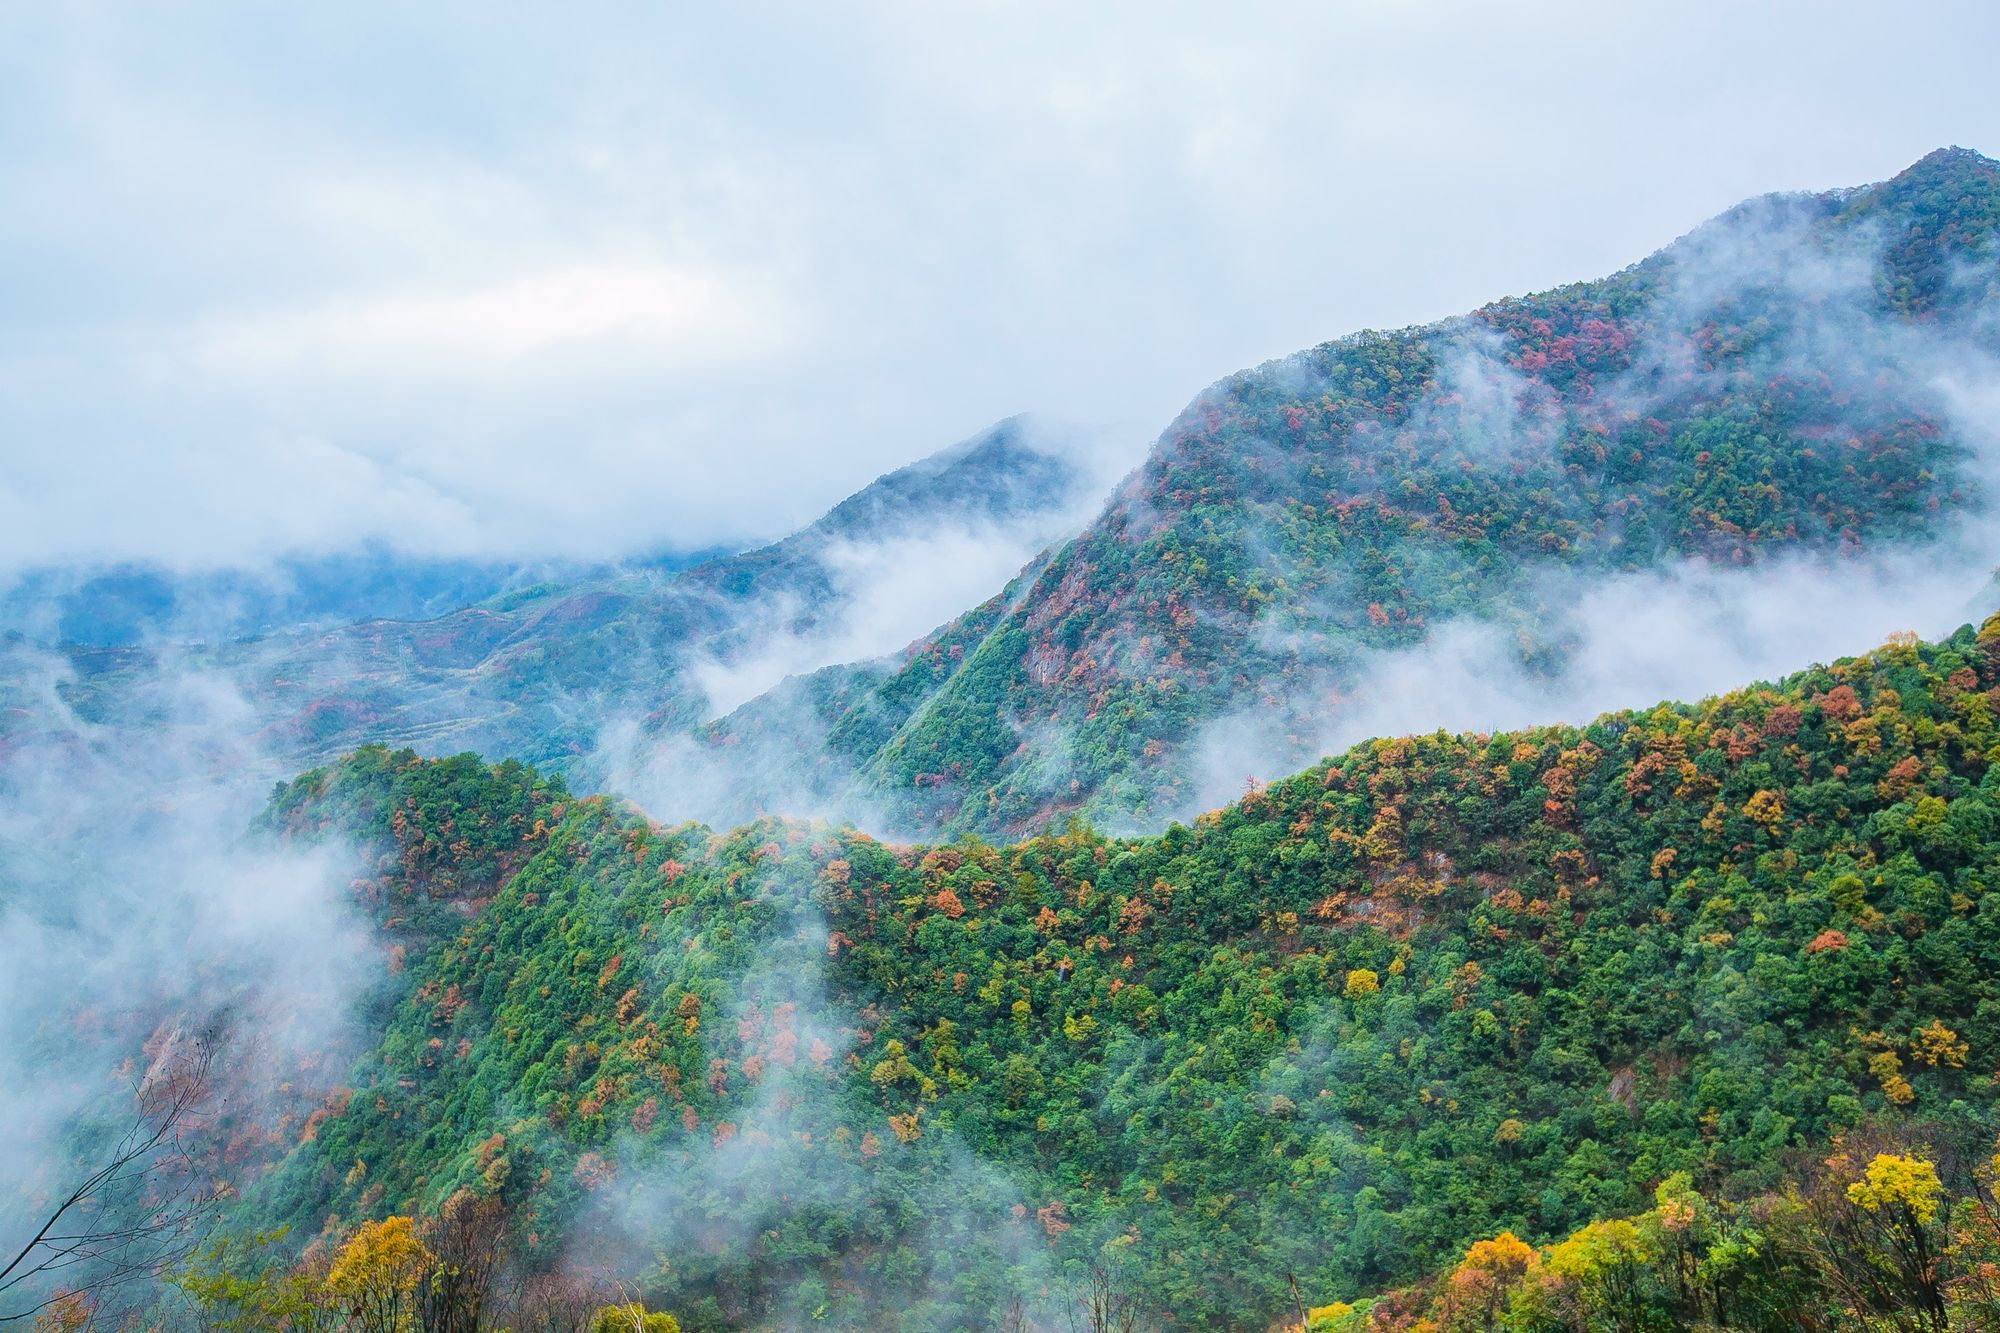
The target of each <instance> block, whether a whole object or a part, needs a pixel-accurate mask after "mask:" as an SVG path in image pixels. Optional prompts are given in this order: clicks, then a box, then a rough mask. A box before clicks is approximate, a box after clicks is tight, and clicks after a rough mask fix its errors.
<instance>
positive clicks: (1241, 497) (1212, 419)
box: [625, 149, 2000, 835]
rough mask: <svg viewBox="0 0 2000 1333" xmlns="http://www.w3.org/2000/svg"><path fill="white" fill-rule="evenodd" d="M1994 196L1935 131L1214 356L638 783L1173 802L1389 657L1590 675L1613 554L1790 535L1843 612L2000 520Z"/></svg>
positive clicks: (909, 821)
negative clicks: (1592, 242)
mask: <svg viewBox="0 0 2000 1333" xmlns="http://www.w3.org/2000/svg"><path fill="white" fill-rule="evenodd" d="M1996 226H2000V165H1996V164H1995V163H1994V162H1992V161H1991V160H1989V159H1987V158H1985V157H1982V156H1980V155H1979V154H1977V153H1973V152H1969V151H1966V150H1962V149H1948V150H1943V151H1940V152H1937V153H1934V154H1932V155H1930V156H1929V157H1926V158H1925V159H1923V160H1922V161H1920V162H1918V163H1916V164H1915V165H1914V166H1912V167H1911V168H1909V169H1908V170H1907V171H1905V172H1903V173H1902V174H1901V175H1899V176H1897V177H1896V178H1895V179H1893V180H1890V181H1887V182H1884V183H1881V184H1878V185H1872V186H1867V187H1863V188H1860V189H1853V190H1841V191H1835V192H1832V193H1828V194H1821V195H1796V196H1774V197H1770V198H1766V199H1760V200H1755V201H1752V202H1750V203H1747V204H1744V205H1742V206H1741V207H1739V208H1737V209H1734V210H1732V211H1731V212H1729V213H1727V214H1725V215H1723V216H1722V217H1719V218H1717V219H1715V220H1714V221H1712V222H1710V223H1708V224H1707V225H1705V226H1703V227H1701V228H1699V229H1697V230H1696V231H1694V232H1693V233H1691V234H1689V235H1688V236H1686V237H1684V238H1682V239H1681V240H1679V241H1677V242H1675V243H1674V244H1673V245H1671V246H1669V247H1667V248H1666V249H1665V250H1663V251H1661V252H1660V253H1658V254H1656V255H1654V256H1652V257H1651V258H1649V259H1647V260H1645V261H1644V262H1642V263H1639V264H1636V265H1634V266H1633V267H1631V268H1629V269H1626V270H1624V271H1622V272H1619V273H1617V274H1614V275H1612V276H1610V277H1608V278H1605V279H1602V280H1599V281H1594V282H1585V283H1578V284H1575V285H1572V286H1568V287H1563V288H1558V289H1556V290H1554V291H1550V292H1545V293H1542V294H1540V295H1536V296H1529V297H1523V298H1516V299H1509V300H1504V301H1499V302H1496V303H1494V304H1492V305H1489V306H1486V307H1484V308H1482V309H1480V310H1477V311H1474V312H1473V313H1471V314H1470V315H1467V316H1464V317H1461V318H1456V319H1449V320H1445V321H1443V322H1441V323H1438V324H1433V325H1428V326H1424V327H1420V328H1410V329H1403V330H1399V331H1396V332H1390V333H1376V332H1366V333H1360V334H1356V335H1353V336H1351V337H1347V338H1342V339H1339V340H1337V341H1334V342H1329V343H1326V344H1323V345H1321V346H1319V347H1315V348H1313V349H1311V350H1309V351H1306V352H1302V353H1300V354H1298V355H1295V356H1291V357H1286V358H1284V359H1282V360H1279V361H1274V362H1271V363H1269V364H1267V365H1264V366H1261V367H1258V368H1257V369H1254V370H1250V371H1246V372H1243V373H1241V374H1238V375H1234V376H1231V377H1230V378H1228V379H1226V380H1223V381H1222V382H1220V383H1218V384H1217V385H1215V386H1214V387H1213V388H1211V389H1209V390H1208V391H1207V392H1205V393H1204V394H1202V395H1201V396H1200V397H1199V398H1198V399H1196V401H1195V402H1194V403H1193V404H1191V405H1190V406H1189V407H1188V409H1187V410H1186V411H1185V412H1183V413H1182V414H1181V416H1180V417H1179V418H1178V419H1177V420H1176V421H1175V422H1174V423H1173V424H1172V425H1171V426H1169V427H1168V429H1167V430H1166V432H1165V433H1164V434H1163V435H1162V436H1161V437H1160V439H1159V441H1158V443H1157V444H1156V445H1155V446H1154V448H1153V450H1152V453H1151V455H1150V457H1149V458H1148V459H1147V460H1146V461H1145V463H1144V464H1143V465H1142V466H1141V467H1140V468H1139V469H1138V471H1136V472H1135V473H1134V474H1133V475H1132V476H1131V477H1130V478H1129V479H1127V481H1126V482H1125V483H1124V484H1123V485H1122V486H1121V487H1120V488H1119V489H1118V491H1117V492H1116V494H1115V495H1114V496H1113V498H1112V500H1111V502H1110V504H1109V505H1108V506H1107V507H1106V509H1105V510H1104V512H1103V513H1102V514H1100V515H1099V516H1098V517H1097V518H1096V519H1095V520H1094V521H1093V522H1092V523H1091V524H1090V526H1089V527H1088V528H1087V529H1085V530H1084V531H1083V532H1082V533H1081V535H1079V536H1077V537H1076V538H1074V539H1073V540H1071V541H1069V542H1067V543H1065V544H1063V545H1061V546H1059V547H1056V548H1054V549H1052V550H1051V551H1049V552H1048V553H1046V554H1045V555H1044V556H1042V557H1041V558H1040V559H1038V560H1037V561H1036V562H1035V563H1034V564H1033V565H1031V566H1030V567H1029V568H1028V569H1026V570H1025V571H1023V573H1022V574H1021V576H1020V577H1019V578H1018V579H1016V580H1014V581H1013V582H1012V583H1011V584H1009V585H1008V586H1007V587H1006V589H1005V590H1004V591H1002V592H1000V593H999V594H997V595H996V596H995V597H993V598H992V599H990V600H988V601H986V602H984V603H982V604H981V605H979V606H978V607H976V608H975V609H973V610H970V611H967V612H966V613H965V614H964V615H962V616H960V617H958V618H957V619H955V620H953V621H951V622H950V623H948V624H946V625H944V626H943V627H942V628H940V629H939V630H937V631H936V632H934V633H932V634H930V635H927V636H925V637H924V638H923V639H921V640H919V641H918V642H916V643H915V644H914V645H913V646H912V647H911V648H909V649H908V650H906V651H905V652H904V653H903V654H901V655H900V656H897V657H894V658H891V659H886V660H883V661H878V662H873V663H866V664H862V665H860V666H855V667H836V668H830V669H828V670H826V671H824V672H821V673H818V674H816V675H809V676H806V677H803V678H800V679H796V680H792V681H789V682H787V683H786V684H785V685H784V686H782V687H780V688H779V689H777V690H774V691H773V692H772V693H771V694H769V695H767V696H765V697H762V698H760V699H757V700H754V701H752V702H751V703H749V704H747V705H746V706H745V707H744V708H742V709H740V710H738V711H737V712H736V713H734V714H732V715H731V716H729V717H727V718H725V719H722V720H721V721H719V722H718V723H716V724H714V725H712V726H711V727H709V728H707V729H706V731H705V732H704V738H705V747H704V748H705V753H704V752H703V750H702V749H693V748H691V747H689V746H687V745H686V744H684V743H682V742H680V741H678V740H676V741H674V742H673V743H671V744H669V745H667V746H665V747H664V749H663V750H662V759H661V762H660V763H659V765H658V768H659V770H660V771H659V772H657V773H654V774H651V775H649V774H647V772H646V771H645V765H644V764H643V763H635V764H632V765H629V766H628V769H627V773H628V775H629V777H628V779H627V780H626V782H625V786H626V788H627V789H628V790H633V791H636V792H638V793H640V794H642V795H644V796H645V798H646V799H647V800H648V802H649V803H650V804H653V805H654V806H656V807H657V808H662V809H679V810H683V811H687V812H699V813H702V814H704V815H708V816H713V817H716V818H721V819H725V820H729V819H736V818H742V817H747V816H748V815H750V814H754V813H756V812H758V811H760V810H770V811H775V812H783V811H785V810H792V809H832V810H836V811H840V812H843V813H846V814H848V815H852V816H854V817H857V818H861V819H864V820H866V821H867V822H869V823H870V824H871V826H874V827H877V828H885V829H896V830H905V831H910V832H912V833H913V834H924V833H931V834H949V833H951V832H954V831H957V830H968V829H969V830H979V831H982V832H985V833H988V834H989V835H992V834H1000V835H1004V834H1008V833H1018V832H1024V831H1028V830H1032V829H1035V828H1038V827H1046V826H1049V825H1050V823H1051V822H1052V821H1057V822H1059V821H1060V820H1061V819H1062V818H1063V817H1064V816H1065V815H1066V814H1067V813H1070V812H1081V813H1084V814H1087V815H1089V816H1090V817H1091V818H1093V819H1095V820H1097V821H1099V822H1101V823H1104V824H1107V825H1109V826H1114V827H1131V828H1158V827H1160V826H1161V825H1162V824H1163V823H1165V822H1166V821H1167V820H1168V819H1170V818H1174V817H1183V818H1184V817H1187V816H1189V815H1191V814H1192V813H1193V812H1194V811H1197V810H1200V809H1202V808H1204V807H1205V806H1208V805H1212V804H1215V803H1217V802H1218V801H1220V800H1223V799H1226V798H1227V796H1228V794H1229V793H1230V792H1232V791H1235V790H1240V789H1241V784H1242V781H1243V778H1244V776H1245V775H1246V773H1247V774H1252V775H1268V774H1271V773H1274V772H1281V771H1284V770H1285V769H1286V768H1290V767H1296V766H1297V765H1298V764H1302V763H1304V762H1307V761H1308V760H1309V759H1310V758H1311V757H1312V756H1313V755H1314V754H1316V753H1319V752H1322V751H1323V750H1325V749H1327V748H1330V747H1331V746H1332V745H1334V744H1337V743H1340V742H1343V741H1345V740H1351V739H1355V738H1358V737H1359V736H1361V735H1366V734H1368V731H1369V730H1372V729H1379V728H1380V726H1381V725H1382V724H1381V722H1379V721H1376V720H1374V719H1371V718H1370V717H1369V716H1368V707H1367V705H1368V704H1369V701H1370V696H1371V691H1379V689H1380V688H1382V687H1383V686H1384V685H1385V684H1389V683H1391V682H1393V680H1394V678H1396V677H1397V676H1398V675H1400V674H1403V673H1405V672H1407V671H1409V670H1411V669H1412V667H1413V663H1414V662H1416V661H1418V660H1420V659H1421V658H1422V654H1423V653H1424V652H1426V651H1428V650H1430V649H1433V648H1435V647H1436V646H1437V645H1439V644H1458V645H1460V646H1464V645H1466V644H1471V645H1472V648H1471V649H1470V650H1468V651H1467V652H1466V655H1467V656H1469V657H1473V658H1476V659H1478V664H1477V665H1476V666H1474V667H1471V668H1470V669H1469V670H1468V671H1467V672H1464V673H1461V679H1459V680H1457V681H1455V682H1453V683H1451V684H1450V686H1449V687H1447V686H1443V685H1441V686H1440V687H1439V689H1438V691H1437V693H1438V694H1439V695H1443V696H1447V697H1449V696H1450V695H1452V694H1454V693H1456V692H1460V691H1463V690H1467V689H1473V688H1478V687H1481V686H1483V685H1489V684H1490V682H1491V680H1492V679H1493V678H1495V677H1509V678H1515V679H1517V680H1518V681H1519V682H1520V685H1519V688H1518V689H1517V691H1516V692H1517V693H1519V694H1522V695H1524V696H1526V697H1527V698H1529V699H1530V700H1531V701H1532V702H1531V706H1530V707H1528V708H1525V709H1520V710H1517V712H1519V714H1520V715H1521V716H1522V717H1524V718H1525V717H1533V716H1543V717H1546V716H1549V715H1550V713H1551V711H1552V710H1555V709H1558V708H1565V707H1568V708H1570V709H1572V710H1573V708H1574V698H1575V695H1576V694H1577V693H1578V691H1579V689H1580V685H1579V683H1578V681H1577V679H1576V673H1575V672H1574V670H1573V668H1575V667H1576V666H1578V665H1579V664H1584V665H1588V662H1589V660H1590V659H1592V658H1593V656H1595V655H1598V654H1600V653H1601V652H1603V651H1605V650H1604V649H1602V648H1600V646H1599V645H1597V644H1596V643H1594V642H1593V641H1592V635H1593V633H1594V632H1595V630H1594V626H1593V618H1592V615H1591V614H1589V613H1593V612H1597V611H1601V610H1603V608H1602V607H1601V606H1597V605H1594V604H1593V599H1594V598H1599V594H1601V593H1603V594H1605V595H1610V594H1609V593H1605V590H1612V592H1615V593H1616V595H1617V597H1618V599H1619V600H1620V601H1622V602H1624V603H1626V604H1629V605H1638V606H1644V605H1646V604H1647V603H1649V602H1654V601H1666V600H1672V594H1673V593H1674V592H1676V591H1677V590H1678V589H1681V588H1683V587H1684V586H1685V585H1687V584H1689V583H1696V582H1698V583H1702V584H1703V585H1704V587H1703V589H1702V595H1704V596H1717V595H1735V594H1731V593H1729V592H1728V590H1729V589H1730V588H1742V587H1745V586H1749V583H1750V582H1754V581H1755V580H1758V579H1762V580H1765V581H1766V582H1767V584H1768V585H1769V586H1773V587H1775V586H1779V584H1780V582H1781V581H1780V580H1778V579H1777V578H1776V577H1775V575H1774V573H1773V571H1774V569H1776V568H1777V567H1779V566H1782V567H1783V568H1784V569H1785V570H1786V571H1787V572H1789V573H1793V574H1799V575H1801V577H1802V578H1804V577H1806V576H1810V577H1811V578H1812V579H1814V580H1816V582H1814V585H1813V586H1814V590H1815V595H1816V596H1817V597H1818V598H1819V599H1820V600H1821V602H1823V603H1824V614H1831V613H1834V612H1837V611H1846V610H1851V609H1852V605H1853V603H1852V589H1853V588H1854V586H1855V585H1857V584H1858V583H1860V582H1862V581H1863V579H1864V577H1865V575H1866V574H1867V572H1868V571H1869V570H1870V569H1873V568H1874V567H1875V566H1874V563H1873V562H1874V561H1876V560H1877V559H1878V558H1880V557H1882V556H1883V555H1884V554H1885V553H1890V552H1905V553H1909V552H1920V553H1925V554H1923V555H1922V557H1921V558H1923V559H1928V560H1931V561H1933V562H1935V563H1937V564H1938V565H1940V566H1942V567H1945V568H1949V569H1952V570H1955V571H1957V572H1958V573H1960V574H1963V573H1964V572H1966V571H1977V570H1979V569H1980V568H1982V567H1984V566H1987V565H1990V564H1991V563H1992V559H1993V555H1994V552H1995V550H1996V549H2000V548H1996V544H1995V543H1994V542H1993V541H1992V540H1991V539H1990V536H1988V535H1987V534H1985V533H1983V532H1982V531H1980V529H1979V528H1978V526H1977V525H1978V523H1979V521H1980V520H1981V519H1982V518H1983V517H1984V516H1985V515H1987V514H1988V513H1989V512H1990V510H1989V505H1988V500H1989V496H1990V484H1989V480H1988V473H1989V471H1990V464H1991V462H1992V459H1993V456H1994V455H1993V450H1992V448H1991V445H1992V437H1993V432H1992V426H1991V422H1992V419H1993V418H1992V412H1991V407H1990V405H1991V403H1992V401H1993V397H1992V394H1993V392H1994V387H1995V385H1996V384H2000V376H1997V375H1996V373H1995V367H1996V361H1995V354H1996V352H1997V351H2000V317H1997V316H1996V314H1995V310H1996V307H1995V301H1994V298H1995V296H1996V294H2000V264H1996V251H1995V246H1994V235H1995V230H1996ZM1738 571H1749V580H1748V581H1745V580H1738V581H1736V582H1734V583H1731V581H1730V580H1729V578H1728V576H1729V575H1730V574H1732V573H1734V572H1738ZM1796 581H1797V580H1794V582H1796ZM1892 582H1893V581H1892ZM1976 586H1977V585H1976V583H1975V584H1974V585H1973V587H1974V588H1976ZM1718 589H1720V590H1721V591H1720V592H1718V591H1717V590H1718ZM1599 600H1601V598H1599ZM1780 600H1783V598H1780ZM1891 600H1893V595H1892V597H1891ZM1960 614H1963V611H1962V610H1959V609H1957V608H1953V609H1951V610H1949V611H1947V612H1944V613H1942V614H1940V618H1939V623H1940V624H1943V623H1951V621H1950V620H1948V619H1945V618H1944V617H1945V616H1946V615H1949V616H1951V617H1953V618H1956V616H1957V615H1960ZM1735 619H1737V620H1745V619H1753V617H1749V616H1743V617H1736V618H1735ZM1896 627H1897V626H1895V625H1894V624H1893V623H1892V624H1890V625H1886V626H1883V627H1882V629H1883V630H1887V629H1890V628H1896ZM1723 628H1724V629H1727V628H1728V626H1727V625H1725V626H1723ZM1644 633H1645V632H1644V631H1643V630H1639V629H1637V628H1636V627H1635V628H1634V630H1633V631H1632V634H1631V635H1628V636H1627V637H1632V636H1634V635H1637V636H1643V634H1644ZM1860 646H1863V643H1862V642H1861V641H1855V642H1852V643H1850V644H1849V645H1848V648H1849V650H1852V649H1853V648H1858V647H1860ZM1628 647H1629V645H1628ZM1782 663H1783V659H1782V657H1780V658H1778V659H1777V661H1776V662H1770V663H1764V662H1760V663H1759V664H1758V665H1757V666H1756V667H1755V669H1757V670H1778V669H1782ZM1726 680H1727V677H1724V678H1723V679H1722V680H1714V679H1695V680H1689V679H1688V678H1686V677H1685V676H1684V675H1677V674H1675V673H1673V672H1671V671H1668V672H1665V673H1664V675H1663V679H1662V681H1661V684H1662V685H1663V686H1664V687H1665V688H1664V689H1663V691H1662V692H1686V691H1689V690H1691V689H1704V688H1719V687H1721V686H1722V685H1723V684H1724V683H1726ZM1620 697H1621V696H1618V695H1616V694H1615V693H1614V694H1613V695H1612V697H1611V698H1607V699H1603V700H1600V701H1599V702H1598V703H1597V704H1596V706H1597V707H1607V706H1610V705H1611V704H1612V703H1614V702H1617V701H1618V699H1619V698H1620ZM1565 700H1568V702H1567V703H1565ZM1433 702H1434V701H1433ZM1407 711H1409V712H1410V713H1412V714H1413V715H1414V716H1412V717H1411V719H1410V722H1411V723H1420V721H1421V718H1422V716H1423V709H1422V707H1418V708H1414V709H1411V710H1407ZM1394 720H1395V719H1391V721H1394ZM1487 720H1488V721H1490V719H1487ZM689 773H695V774H696V775H697V776H696V777H694V778H692V779H690V778H689V777H688V776H687V775H688V774H689ZM718 790H719V791H720V793H721V794H720V795H716V794H715V793H716V792H717V791H718Z"/></svg>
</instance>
